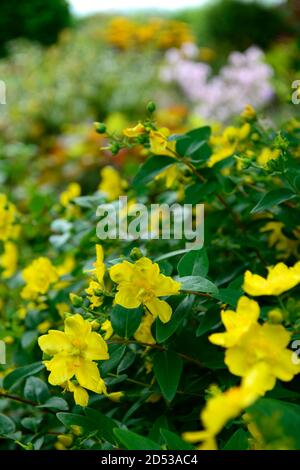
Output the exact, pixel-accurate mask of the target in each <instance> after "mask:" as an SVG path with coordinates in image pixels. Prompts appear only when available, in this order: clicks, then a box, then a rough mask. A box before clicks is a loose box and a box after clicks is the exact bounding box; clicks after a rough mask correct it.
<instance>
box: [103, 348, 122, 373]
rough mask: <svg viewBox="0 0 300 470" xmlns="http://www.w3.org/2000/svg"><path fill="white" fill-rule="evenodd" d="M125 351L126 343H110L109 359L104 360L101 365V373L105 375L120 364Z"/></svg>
mask: <svg viewBox="0 0 300 470" xmlns="http://www.w3.org/2000/svg"><path fill="white" fill-rule="evenodd" d="M125 351H126V345H125V344H110V345H109V346H108V353H109V359H108V360H107V361H103V362H102V364H101V366H100V368H101V373H102V375H103V376H105V375H106V374H107V373H108V372H110V371H111V370H113V369H114V368H115V367H117V366H118V365H119V364H120V361H121V359H122V357H123V356H124V354H125Z"/></svg>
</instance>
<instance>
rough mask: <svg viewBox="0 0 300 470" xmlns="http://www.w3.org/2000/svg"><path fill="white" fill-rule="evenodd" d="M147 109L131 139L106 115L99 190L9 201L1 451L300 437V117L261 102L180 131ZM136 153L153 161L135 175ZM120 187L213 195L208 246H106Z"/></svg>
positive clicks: (3, 242)
mask: <svg viewBox="0 0 300 470" xmlns="http://www.w3.org/2000/svg"><path fill="white" fill-rule="evenodd" d="M147 109H148V115H147V118H146V119H145V120H143V121H140V122H136V123H132V125H131V126H127V127H125V128H124V129H123V130H122V131H121V132H120V133H116V132H111V131H110V130H109V129H108V127H107V125H106V124H105V123H96V129H97V131H98V133H100V137H101V139H102V140H101V141H102V143H103V145H104V146H105V151H106V152H109V153H110V155H111V156H110V165H109V166H107V167H105V168H104V169H102V171H101V176H100V177H99V181H97V188H95V191H90V192H89V193H87V187H88V186H84V184H83V183H81V184H79V182H78V181H73V182H72V183H71V184H70V185H69V186H67V185H66V187H65V188H64V190H63V191H62V192H61V194H57V193H56V191H52V192H51V191H48V192H47V193H46V194H45V193H43V191H44V189H43V190H41V192H40V193H39V192H36V193H35V197H34V198H32V199H31V200H30V201H24V200H22V198H20V196H19V194H18V193H19V189H18V190H15V191H13V190H12V191H11V194H10V196H9V197H8V196H7V195H5V194H2V195H1V196H0V228H1V230H0V249H1V255H0V265H1V274H0V275H1V285H0V294H1V305H0V308H1V318H2V322H1V327H0V339H2V341H3V343H2V345H5V346H6V364H4V365H3V366H1V390H0V395H1V397H2V401H1V414H0V436H1V441H0V445H1V448H7V449H16V448H18V447H22V448H25V449H53V448H55V449H59V450H61V449H117V448H120V449H121V448H126V449H138V448H139V449H162V448H163V449H165V448H167V449H192V448H194V445H196V446H197V447H199V448H201V449H216V448H219V449H241V450H242V449H299V448H300V441H299V436H298V434H297V433H296V432H295V429H297V426H298V424H299V419H300V418H299V416H300V415H299V412H300V408H299V405H297V400H298V396H299V394H298V391H297V374H298V373H299V372H300V361H299V340H298V338H299V326H300V302H299V292H300V291H299V289H300V265H299V261H298V259H299V246H300V236H299V234H300V227H299V193H300V173H299V149H300V123H299V122H298V121H296V120H295V119H293V120H292V121H290V122H288V123H287V124H286V125H284V126H282V128H281V129H276V128H273V127H266V126H265V123H264V122H263V121H261V120H260V118H259V117H257V115H256V112H255V110H254V109H253V108H252V107H251V106H250V105H248V106H247V107H246V108H245V109H244V111H243V112H242V114H241V115H240V116H239V117H237V118H236V120H235V122H234V123H233V125H230V126H229V127H227V128H223V129H220V128H216V127H213V128H211V127H209V126H203V127H198V128H196V129H193V130H190V131H188V132H184V131H183V132H181V133H177V134H174V133H172V132H171V131H170V130H169V129H167V128H164V127H160V126H158V125H157V122H156V119H155V105H154V103H152V102H151V103H149V104H148V107H147ZM122 152H128V153H131V152H136V153H137V154H140V155H141V159H142V160H143V161H142V163H141V164H140V166H139V168H138V169H137V171H136V172H135V176H134V178H128V179H127V178H125V177H124V175H123V174H122V176H121V175H120V174H119V173H118V171H117V169H116V168H115V167H114V162H117V161H118V160H117V159H118V158H119V153H121V154H122ZM114 159H116V160H114ZM97 178H98V177H97ZM23 194H24V193H23ZM119 196H127V200H128V207H131V208H133V207H134V205H135V204H136V203H139V204H141V203H143V204H153V203H164V204H169V205H172V204H174V203H178V202H182V203H185V204H191V205H196V204H198V203H204V204H205V230H204V233H205V238H204V245H203V246H201V244H200V245H199V244H198V245H194V246H192V247H191V246H188V247H187V245H186V240H185V239H184V237H183V238H178V239H176V238H172V237H167V238H164V237H161V236H157V237H156V239H150V238H148V239H147V238H146V237H145V238H144V239H129V240H122V239H117V238H116V237H112V238H109V237H108V238H105V239H102V240H99V238H97V236H96V226H97V223H98V222H99V213H98V211H97V208H98V207H100V205H101V204H108V203H110V206H109V207H110V210H111V209H112V208H113V207H115V206H116V205H117V204H118V198H119ZM26 197H27V196H26ZM125 216H126V217H127V215H126V214H125ZM131 216H132V213H129V217H128V218H129V219H130V218H131ZM122 217H123V218H124V214H123V215H122ZM194 218H196V216H195V215H194ZM162 223H163V218H162V219H161V220H160V222H159V223H158V225H157V226H155V227H154V228H153V224H154V222H153V220H151V221H150V226H149V228H148V231H149V232H155V233H156V234H157V233H158V234H160V231H161V230H162V227H161V224H162ZM154 225H155V224H154ZM17 252H18V253H17ZM2 349H3V348H2ZM3 362H5V361H3ZM199 417H200V420H199Z"/></svg>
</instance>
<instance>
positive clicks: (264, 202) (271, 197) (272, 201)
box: [251, 188, 296, 214]
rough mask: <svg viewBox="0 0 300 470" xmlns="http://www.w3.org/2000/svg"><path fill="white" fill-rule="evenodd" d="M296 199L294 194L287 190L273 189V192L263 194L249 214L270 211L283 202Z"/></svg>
mask: <svg viewBox="0 0 300 470" xmlns="http://www.w3.org/2000/svg"><path fill="white" fill-rule="evenodd" d="M294 197H296V194H295V193H294V192H293V191H292V190H291V189H288V188H280V189H273V191H270V192H268V193H267V194H265V195H264V196H263V197H262V198H261V199H260V201H259V202H258V203H257V204H256V206H255V207H254V208H253V209H252V211H251V214H256V213H257V212H263V211H265V210H268V209H270V208H271V207H273V206H276V205H278V204H281V203H282V202H284V201H289V200H290V199H293V198H294Z"/></svg>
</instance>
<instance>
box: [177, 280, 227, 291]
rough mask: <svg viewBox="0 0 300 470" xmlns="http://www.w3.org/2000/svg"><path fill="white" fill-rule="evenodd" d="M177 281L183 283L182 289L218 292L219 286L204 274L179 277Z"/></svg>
mask: <svg viewBox="0 0 300 470" xmlns="http://www.w3.org/2000/svg"><path fill="white" fill-rule="evenodd" d="M177 281H178V282H180V283H181V290H182V291H191V292H204V293H210V294H217V293H218V288H217V286H215V284H213V283H212V282H211V281H209V280H208V279H205V278H204V277H202V276H184V277H179V278H177Z"/></svg>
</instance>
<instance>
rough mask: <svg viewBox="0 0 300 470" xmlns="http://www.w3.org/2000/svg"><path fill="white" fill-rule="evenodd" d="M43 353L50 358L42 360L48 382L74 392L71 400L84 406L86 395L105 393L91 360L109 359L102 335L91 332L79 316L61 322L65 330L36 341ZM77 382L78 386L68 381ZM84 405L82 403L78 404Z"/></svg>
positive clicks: (97, 370) (55, 331)
mask: <svg viewBox="0 0 300 470" xmlns="http://www.w3.org/2000/svg"><path fill="white" fill-rule="evenodd" d="M38 343H39V346H40V348H41V349H42V351H43V352H44V353H46V354H47V355H49V356H53V358H52V359H50V360H47V361H44V364H45V366H46V368H47V370H49V371H50V375H49V378H48V380H49V383H50V384H51V385H60V386H64V387H66V388H67V389H68V390H70V391H72V392H73V393H74V398H75V401H76V400H77V402H78V403H79V402H80V404H82V403H86V401H87V393H86V392H85V391H84V390H83V389H85V388H86V389H88V390H91V391H93V392H95V393H106V387H105V383H104V381H103V379H101V377H100V373H99V369H98V367H97V364H96V363H95V362H94V361H99V360H106V359H108V358H109V355H108V352H107V345H106V343H105V341H104V340H103V338H102V336H101V335H99V334H98V333H96V332H92V328H91V324H90V323H89V322H88V321H87V320H84V319H83V317H82V316H81V315H79V314H76V315H73V316H71V317H68V318H67V319H66V320H65V331H64V332H62V331H57V330H50V331H49V332H48V334H47V335H43V336H41V337H40V338H39V340H38ZM74 376H75V378H76V379H77V381H78V383H79V386H77V385H75V384H73V383H72V382H70V380H71V379H72V377H74ZM82 406H85V404H82Z"/></svg>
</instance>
